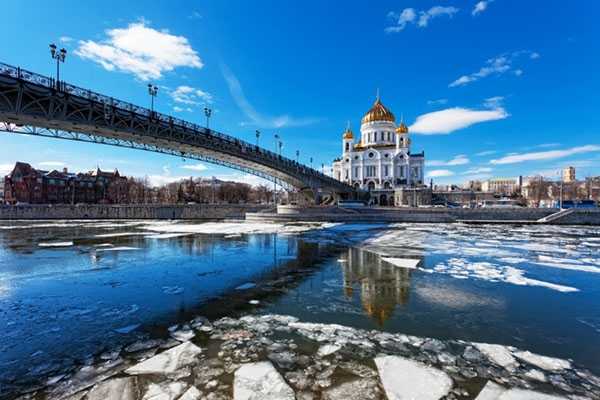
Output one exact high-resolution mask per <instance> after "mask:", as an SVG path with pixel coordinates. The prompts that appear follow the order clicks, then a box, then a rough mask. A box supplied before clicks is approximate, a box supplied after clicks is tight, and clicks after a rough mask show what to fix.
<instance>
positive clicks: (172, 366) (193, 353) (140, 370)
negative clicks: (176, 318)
mask: <svg viewBox="0 0 600 400" xmlns="http://www.w3.org/2000/svg"><path fill="white" fill-rule="evenodd" d="M201 353H202V350H201V349H200V348H199V347H198V346H196V345H194V344H193V343H190V342H186V343H182V344H180V345H179V346H176V347H173V348H171V349H169V350H167V351H164V352H162V353H160V354H157V355H155V356H154V357H152V358H149V359H148V360H146V361H142V362H141V363H139V364H137V365H134V366H133V367H130V368H129V369H127V370H126V371H125V372H126V373H128V374H130V375H143V374H170V373H174V372H176V371H177V370H179V369H181V368H182V367H185V366H186V365H189V364H191V363H193V362H194V361H195V360H196V358H197V357H198V356H199V355H200V354H201Z"/></svg>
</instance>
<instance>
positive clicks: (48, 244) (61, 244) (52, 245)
mask: <svg viewBox="0 0 600 400" xmlns="http://www.w3.org/2000/svg"><path fill="white" fill-rule="evenodd" d="M38 246H39V247H69V246H73V242H50V243H38Z"/></svg>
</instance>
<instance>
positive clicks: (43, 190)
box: [4, 162, 127, 204]
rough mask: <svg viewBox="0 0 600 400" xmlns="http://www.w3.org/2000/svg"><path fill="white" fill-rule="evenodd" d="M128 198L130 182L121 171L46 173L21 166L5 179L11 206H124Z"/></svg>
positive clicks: (8, 201) (54, 171) (28, 166)
mask: <svg viewBox="0 0 600 400" xmlns="http://www.w3.org/2000/svg"><path fill="white" fill-rule="evenodd" d="M126 197H127V178H126V177H122V176H121V175H120V174H119V171H118V170H115V171H114V172H106V171H102V170H100V168H97V169H96V170H94V171H90V172H88V173H78V174H74V173H71V172H68V170H67V169H66V168H65V169H63V170H62V171H57V170H53V171H43V170H39V169H35V168H33V167H32V166H31V165H29V164H27V163H23V162H17V163H16V164H15V167H14V169H13V170H12V172H11V173H10V174H9V175H7V176H6V177H5V178H4V201H5V203H8V204H19V203H25V204H79V203H88V204H89V203H92V204H93V203H111V204H116V203H120V202H123V201H124V199H126Z"/></svg>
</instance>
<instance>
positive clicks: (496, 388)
mask: <svg viewBox="0 0 600 400" xmlns="http://www.w3.org/2000/svg"><path fill="white" fill-rule="evenodd" d="M505 392H506V389H505V388H504V387H502V386H500V385H498V384H497V383H494V382H492V381H488V382H487V383H486V384H485V386H484V387H483V389H482V390H481V392H479V394H478V395H477V397H476V398H475V400H498V399H500V396H502V394H504V393H505Z"/></svg>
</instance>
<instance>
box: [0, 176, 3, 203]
mask: <svg viewBox="0 0 600 400" xmlns="http://www.w3.org/2000/svg"><path fill="white" fill-rule="evenodd" d="M0 204H4V178H2V177H0Z"/></svg>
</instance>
